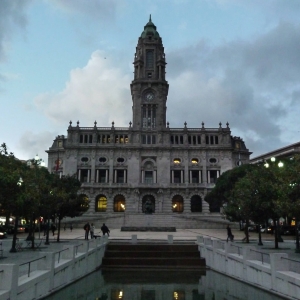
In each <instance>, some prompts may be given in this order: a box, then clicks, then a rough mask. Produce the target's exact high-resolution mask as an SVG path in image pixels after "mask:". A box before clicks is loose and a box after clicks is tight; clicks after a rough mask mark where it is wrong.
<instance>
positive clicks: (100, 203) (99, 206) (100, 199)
mask: <svg viewBox="0 0 300 300" xmlns="http://www.w3.org/2000/svg"><path fill="white" fill-rule="evenodd" d="M106 209H107V198H106V196H104V195H98V196H97V197H96V200H95V211H98V212H104V211H106Z"/></svg>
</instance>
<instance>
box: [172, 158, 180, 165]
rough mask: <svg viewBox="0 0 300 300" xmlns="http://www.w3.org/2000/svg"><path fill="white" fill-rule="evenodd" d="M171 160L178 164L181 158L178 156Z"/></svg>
mask: <svg viewBox="0 0 300 300" xmlns="http://www.w3.org/2000/svg"><path fill="white" fill-rule="evenodd" d="M173 162H174V164H180V163H181V159H180V158H174V160H173Z"/></svg>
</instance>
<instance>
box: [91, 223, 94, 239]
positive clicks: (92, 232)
mask: <svg viewBox="0 0 300 300" xmlns="http://www.w3.org/2000/svg"><path fill="white" fill-rule="evenodd" d="M90 233H91V239H93V238H94V233H95V226H94V223H92V224H91V228H90Z"/></svg>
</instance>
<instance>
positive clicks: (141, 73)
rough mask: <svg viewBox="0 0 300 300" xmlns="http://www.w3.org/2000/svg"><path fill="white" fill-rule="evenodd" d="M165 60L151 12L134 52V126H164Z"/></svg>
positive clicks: (165, 107) (137, 127)
mask: <svg viewBox="0 0 300 300" xmlns="http://www.w3.org/2000/svg"><path fill="white" fill-rule="evenodd" d="M166 64H167V63H166V60H165V53H164V47H163V44H162V39H161V37H160V36H159V33H158V32H157V31H156V26H155V25H154V24H153V23H152V20H151V15H150V18H149V22H148V23H147V24H146V25H145V26H144V31H143V32H142V34H141V36H140V37H139V40H138V44H137V47H136V52H135V55H134V62H133V65H134V79H133V81H132V83H131V85H130V89H131V96H132V103H133V105H132V115H133V116H132V120H133V129H136V130H139V129H142V130H144V129H145V130H162V129H164V128H166V111H167V106H166V103H167V96H168V89H169V84H168V82H167V81H166V79H165V73H166Z"/></svg>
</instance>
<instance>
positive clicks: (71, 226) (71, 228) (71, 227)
mask: <svg viewBox="0 0 300 300" xmlns="http://www.w3.org/2000/svg"><path fill="white" fill-rule="evenodd" d="M70 230H71V232H72V230H73V225H72V223H71V225H70Z"/></svg>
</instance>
